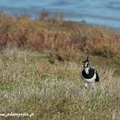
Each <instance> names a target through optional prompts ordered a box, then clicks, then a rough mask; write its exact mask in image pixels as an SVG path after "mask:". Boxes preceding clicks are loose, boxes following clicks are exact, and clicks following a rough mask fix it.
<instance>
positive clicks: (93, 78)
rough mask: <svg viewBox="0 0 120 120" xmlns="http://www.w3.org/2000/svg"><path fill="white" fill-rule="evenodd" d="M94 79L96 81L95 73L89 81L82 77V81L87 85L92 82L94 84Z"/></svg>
mask: <svg viewBox="0 0 120 120" xmlns="http://www.w3.org/2000/svg"><path fill="white" fill-rule="evenodd" d="M95 79H96V73H95V74H94V76H93V77H92V78H89V79H87V78H84V77H83V75H82V80H83V81H84V82H87V83H93V82H95Z"/></svg>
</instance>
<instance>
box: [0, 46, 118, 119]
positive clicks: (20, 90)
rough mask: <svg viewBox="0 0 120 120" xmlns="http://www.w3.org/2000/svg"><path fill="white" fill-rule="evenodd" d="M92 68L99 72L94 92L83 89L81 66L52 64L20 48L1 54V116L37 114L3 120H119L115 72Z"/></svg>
mask: <svg viewBox="0 0 120 120" xmlns="http://www.w3.org/2000/svg"><path fill="white" fill-rule="evenodd" d="M81 57H82V56H81ZM81 59H82V58H81ZM80 62H81V61H80ZM93 67H95V68H97V71H98V73H99V75H100V82H99V83H97V84H96V87H95V88H94V89H92V88H89V89H83V88H81V86H82V85H83V81H82V80H81V78H80V74H81V70H82V66H81V63H76V62H67V61H66V62H57V61H56V62H55V64H51V63H50V62H49V60H48V57H47V56H46V55H45V54H42V53H39V52H33V51H30V50H26V51H25V50H21V49H18V48H13V49H9V48H6V49H4V50H2V51H1V53H0V102H1V105H0V113H4V114H7V113H11V112H12V113H28V114H30V113H34V116H32V117H31V118H30V117H19V118H18V117H7V118H5V117H1V119H3V120H4V119H9V120H17V119H23V120H24V119H25V120H26V119H27V120H29V119H32V120H46V119H47V120H60V119H62V120H67V119H70V120H75V119H76V120H93V119H94V120H108V119H109V120H119V119H120V94H119V91H120V78H119V76H117V77H113V72H114V70H113V69H112V68H108V67H107V66H93Z"/></svg>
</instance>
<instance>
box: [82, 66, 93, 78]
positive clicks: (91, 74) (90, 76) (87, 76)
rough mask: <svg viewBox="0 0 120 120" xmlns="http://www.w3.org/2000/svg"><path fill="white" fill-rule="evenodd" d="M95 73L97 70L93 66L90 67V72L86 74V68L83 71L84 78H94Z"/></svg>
mask: <svg viewBox="0 0 120 120" xmlns="http://www.w3.org/2000/svg"><path fill="white" fill-rule="evenodd" d="M94 74H95V70H94V69H93V68H90V69H89V74H86V72H85V70H83V71H82V75H83V77H84V78H88V79H89V78H92V77H93V76H94Z"/></svg>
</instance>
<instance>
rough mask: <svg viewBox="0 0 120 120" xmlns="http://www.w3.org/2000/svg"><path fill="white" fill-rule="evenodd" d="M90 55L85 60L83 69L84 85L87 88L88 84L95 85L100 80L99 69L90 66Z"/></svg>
mask: <svg viewBox="0 0 120 120" xmlns="http://www.w3.org/2000/svg"><path fill="white" fill-rule="evenodd" d="M88 58H89V57H87V59H86V60H85V61H83V70H82V76H81V77H82V80H83V81H84V87H85V88H87V87H88V85H91V86H93V87H94V85H95V82H99V75H98V73H97V71H96V70H95V69H93V68H91V67H90V61H89V60H88Z"/></svg>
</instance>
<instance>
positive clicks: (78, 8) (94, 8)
mask: <svg viewBox="0 0 120 120" xmlns="http://www.w3.org/2000/svg"><path fill="white" fill-rule="evenodd" d="M43 9H45V10H48V11H49V12H50V13H51V14H54V13H55V12H58V11H61V12H64V13H65V18H64V20H69V21H85V22H86V23H88V24H93V25H103V26H108V27H112V28H116V29H120V0H1V1H0V11H2V12H4V13H7V14H9V15H13V14H17V15H21V14H27V15H30V16H31V18H33V19H35V17H36V13H37V12H40V11H41V10H43Z"/></svg>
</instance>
